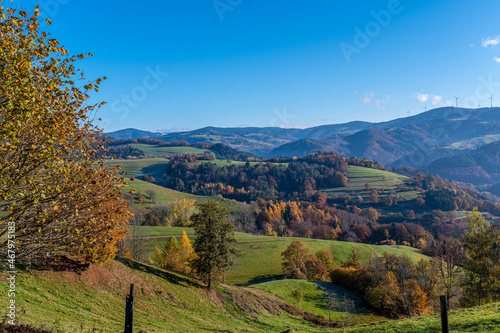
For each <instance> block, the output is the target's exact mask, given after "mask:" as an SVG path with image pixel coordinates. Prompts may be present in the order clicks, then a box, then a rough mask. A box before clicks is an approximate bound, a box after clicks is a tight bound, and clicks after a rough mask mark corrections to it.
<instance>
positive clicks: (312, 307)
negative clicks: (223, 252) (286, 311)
mask: <svg viewBox="0 0 500 333" xmlns="http://www.w3.org/2000/svg"><path fill="white" fill-rule="evenodd" d="M251 288H256V289H262V290H265V291H268V292H270V293H272V294H274V295H276V296H278V297H280V298H282V299H284V300H286V301H287V302H288V303H290V304H293V305H295V306H296V307H298V308H300V309H302V310H303V311H307V312H310V313H313V314H315V315H317V316H322V317H324V318H326V319H328V318H331V320H333V321H344V322H345V321H347V320H348V321H350V322H352V323H357V324H361V323H365V324H366V323H371V322H378V321H382V320H386V319H385V318H384V317H379V316H375V315H373V314H372V313H371V312H370V311H369V310H368V309H367V308H366V307H365V306H364V303H363V300H362V298H361V297H360V296H358V295H356V294H354V293H352V292H350V291H348V290H347V289H344V288H342V287H338V286H335V285H332V284H330V283H326V282H314V281H304V280H278V281H270V282H264V283H259V284H256V285H252V286H251ZM295 290H301V291H302V293H303V295H304V296H303V297H304V298H303V300H302V301H298V300H297V299H296V298H295V297H294V295H293V292H294V291H295ZM329 297H333V298H335V301H334V302H331V301H329ZM344 297H346V298H347V299H350V300H352V301H353V302H354V309H352V312H348V311H345V310H348V309H343V308H342V301H343V300H344Z"/></svg>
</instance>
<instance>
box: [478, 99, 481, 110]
mask: <svg viewBox="0 0 500 333" xmlns="http://www.w3.org/2000/svg"><path fill="white" fill-rule="evenodd" d="M480 107H481V103H479V101H477V108H478V109H479V108H480Z"/></svg>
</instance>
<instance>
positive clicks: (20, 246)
mask: <svg viewBox="0 0 500 333" xmlns="http://www.w3.org/2000/svg"><path fill="white" fill-rule="evenodd" d="M39 15H40V12H39V8H38V7H37V8H36V9H35V10H34V11H33V14H30V15H28V14H27V13H26V12H24V11H17V10H15V9H12V8H8V9H6V8H4V7H0V212H2V214H0V225H1V226H2V227H1V228H2V229H0V239H1V241H0V251H1V252H2V254H1V255H2V257H4V258H5V257H6V252H7V248H8V246H9V241H8V240H7V238H6V236H7V233H8V227H9V226H10V227H11V228H13V227H14V225H15V246H16V260H17V261H18V262H25V263H29V264H31V265H34V266H37V265H45V264H47V263H54V261H55V260H56V259H58V260H62V259H65V258H72V259H73V260H75V259H76V260H78V262H80V263H82V264H88V263H102V262H105V261H107V260H109V259H111V258H112V257H113V256H114V255H115V252H116V244H117V242H119V241H120V240H121V239H123V238H124V237H125V235H126V233H127V230H126V223H127V222H128V220H129V217H130V213H129V211H128V208H127V205H126V203H125V202H124V200H123V199H122V195H121V193H120V190H119V188H118V186H117V185H118V182H119V181H120V180H119V179H117V177H116V172H117V169H110V168H108V167H106V166H105V164H104V162H103V161H102V159H101V156H102V152H103V151H105V149H104V142H103V141H102V139H101V135H100V134H99V132H100V131H99V130H98V129H97V128H96V127H95V126H93V125H92V123H91V118H93V117H94V116H95V112H96V111H97V110H98V108H99V107H100V106H101V105H102V104H103V103H100V104H96V105H88V99H89V93H90V92H91V91H98V86H99V84H100V82H101V81H102V79H97V80H96V81H94V82H90V81H88V80H86V79H85V78H84V74H83V72H82V71H80V70H78V69H77V68H76V62H77V60H78V59H83V58H85V57H87V55H85V54H79V55H70V53H69V52H68V51H67V50H66V49H65V48H64V47H62V46H61V45H60V43H59V42H58V41H57V40H56V39H53V38H50V37H49V36H48V34H47V33H45V32H40V31H39V30H38V28H39V26H40V23H39V22H38V16H39ZM47 23H49V24H50V21H48V20H47ZM89 55H91V54H89ZM103 79H105V78H103ZM10 241H12V239H11V240H10Z"/></svg>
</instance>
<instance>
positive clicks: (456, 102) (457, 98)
mask: <svg viewBox="0 0 500 333" xmlns="http://www.w3.org/2000/svg"><path fill="white" fill-rule="evenodd" d="M459 99H460V97H457V96H455V104H456V106H457V108H458V100H459Z"/></svg>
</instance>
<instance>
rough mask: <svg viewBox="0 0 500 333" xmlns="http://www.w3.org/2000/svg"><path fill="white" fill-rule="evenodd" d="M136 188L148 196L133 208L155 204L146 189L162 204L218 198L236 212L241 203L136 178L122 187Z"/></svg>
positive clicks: (128, 189) (230, 210)
mask: <svg viewBox="0 0 500 333" xmlns="http://www.w3.org/2000/svg"><path fill="white" fill-rule="evenodd" d="M131 189H132V190H134V191H135V193H139V192H140V193H142V194H144V197H145V198H146V200H145V202H143V203H140V202H137V201H135V202H134V203H133V205H132V208H133V209H136V208H145V207H147V206H151V205H154V203H153V202H151V200H150V199H149V197H148V195H147V194H146V190H148V189H152V190H154V191H155V192H156V202H157V203H161V204H170V203H172V202H174V201H176V200H180V199H192V200H196V201H201V202H205V201H207V200H209V199H212V200H216V201H218V202H220V203H221V205H222V206H223V207H226V208H227V209H228V210H229V212H230V213H234V212H236V211H237V210H238V208H239V207H240V205H241V202H238V201H236V200H232V199H225V198H221V197H207V196H201V195H193V194H189V193H184V192H179V191H175V190H172V189H169V188H166V187H162V186H158V185H155V184H152V183H148V182H145V181H142V180H138V179H136V180H134V181H129V182H128V184H127V185H126V186H123V187H122V188H121V191H122V192H123V193H127V192H129V191H130V190H131Z"/></svg>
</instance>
